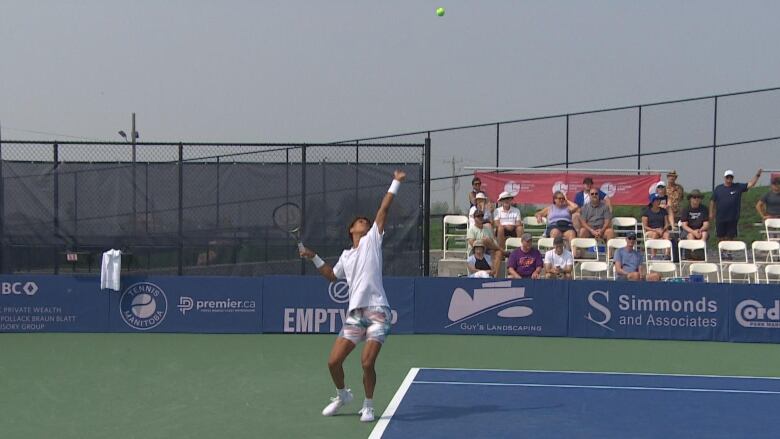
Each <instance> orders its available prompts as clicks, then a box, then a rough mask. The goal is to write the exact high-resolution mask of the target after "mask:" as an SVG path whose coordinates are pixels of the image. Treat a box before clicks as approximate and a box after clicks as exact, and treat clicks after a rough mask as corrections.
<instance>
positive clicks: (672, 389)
mask: <svg viewBox="0 0 780 439" xmlns="http://www.w3.org/2000/svg"><path fill="white" fill-rule="evenodd" d="M414 384H444V385H450V386H506V387H562V388H567V389H606V390H660V391H665V392H712V393H756V394H765V395H780V391H771V390H735V389H697V388H685V387H638V386H586V385H577V384H529V383H476V382H471V383H470V382H461V381H415V382H414Z"/></svg>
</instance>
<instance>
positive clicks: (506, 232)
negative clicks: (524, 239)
mask: <svg viewBox="0 0 780 439" xmlns="http://www.w3.org/2000/svg"><path fill="white" fill-rule="evenodd" d="M512 198H514V197H513V196H512V194H510V193H509V192H501V195H499V196H498V202H499V203H500V204H501V205H500V206H499V207H497V208H496V210H495V211H493V225H494V226H495V228H496V235H497V236H498V246H499V247H501V248H504V244H505V243H506V238H507V237H510V236H511V237H514V238H517V237H518V236H520V235H522V234H523V222H522V217H521V216H520V209H518V208H516V207H513V206H512V204H511V203H512Z"/></svg>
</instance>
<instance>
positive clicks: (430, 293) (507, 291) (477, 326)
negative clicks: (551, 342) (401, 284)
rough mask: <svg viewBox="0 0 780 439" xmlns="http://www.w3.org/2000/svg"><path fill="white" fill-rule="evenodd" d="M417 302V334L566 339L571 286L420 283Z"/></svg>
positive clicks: (555, 283)
mask: <svg viewBox="0 0 780 439" xmlns="http://www.w3.org/2000/svg"><path fill="white" fill-rule="evenodd" d="M414 301H415V303H414V305H415V316H414V330H415V332H417V333H430V334H493V335H545V336H547V335H549V336H565V335H566V309H567V307H568V301H567V289H566V283H565V282H559V281H532V280H486V279H469V278H447V279H445V278H420V279H417V280H416V281H415V295H414Z"/></svg>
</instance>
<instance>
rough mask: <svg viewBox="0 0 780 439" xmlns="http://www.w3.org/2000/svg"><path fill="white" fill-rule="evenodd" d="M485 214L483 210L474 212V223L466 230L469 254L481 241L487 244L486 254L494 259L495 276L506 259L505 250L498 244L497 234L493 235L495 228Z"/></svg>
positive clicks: (492, 273) (493, 272) (493, 274)
mask: <svg viewBox="0 0 780 439" xmlns="http://www.w3.org/2000/svg"><path fill="white" fill-rule="evenodd" d="M483 218H484V215H483V212H482V211H481V210H477V211H475V212H474V225H473V226H470V227H469V230H468V231H467V232H466V242H467V243H468V246H469V247H468V252H469V256H470V255H471V254H472V253H473V251H474V245H475V244H477V243H480V244H482V245H484V246H485V254H486V255H488V256H490V257H491V259H492V264H491V267H493V268H492V272H491V275H492V276H493V277H496V276H498V268H499V266H500V265H501V260H502V259H504V251H503V250H502V249H501V248H500V247H499V246H498V244H496V239H495V235H493V228H492V227H491V226H490V223H488V222H485V221H484V220H483Z"/></svg>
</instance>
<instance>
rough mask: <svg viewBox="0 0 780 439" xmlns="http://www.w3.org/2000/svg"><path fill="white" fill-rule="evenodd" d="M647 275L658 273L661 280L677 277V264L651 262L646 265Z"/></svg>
mask: <svg viewBox="0 0 780 439" xmlns="http://www.w3.org/2000/svg"><path fill="white" fill-rule="evenodd" d="M647 272H648V273H658V274H660V275H661V278H665V277H677V264H675V263H674V262H664V261H652V262H650V263H649V264H647Z"/></svg>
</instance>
